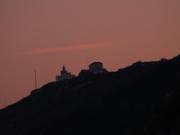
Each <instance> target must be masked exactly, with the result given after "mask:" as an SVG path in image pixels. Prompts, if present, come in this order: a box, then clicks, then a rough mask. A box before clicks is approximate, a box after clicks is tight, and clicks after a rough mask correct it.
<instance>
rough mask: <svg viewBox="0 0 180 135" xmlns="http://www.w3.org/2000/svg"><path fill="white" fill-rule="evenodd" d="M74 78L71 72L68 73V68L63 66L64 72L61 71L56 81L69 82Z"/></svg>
mask: <svg viewBox="0 0 180 135" xmlns="http://www.w3.org/2000/svg"><path fill="white" fill-rule="evenodd" d="M74 77H75V75H73V74H71V72H68V71H67V70H66V67H65V66H63V67H62V70H61V72H60V75H57V76H56V81H64V80H69V79H72V78H74Z"/></svg>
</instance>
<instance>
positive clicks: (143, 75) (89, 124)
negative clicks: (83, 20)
mask: <svg viewBox="0 0 180 135" xmlns="http://www.w3.org/2000/svg"><path fill="white" fill-rule="evenodd" d="M179 110H180V56H177V57H175V58H173V59H171V60H164V59H163V60H160V61H154V62H137V63H135V64H133V65H131V66H129V67H127V68H124V69H120V70H118V71H117V72H112V73H106V74H101V75H90V76H79V77H76V78H73V79H71V80H67V81H63V82H52V83H49V84H47V85H45V86H43V87H42V88H40V89H37V90H34V91H32V93H31V95H29V96H28V97H26V98H24V99H22V100H21V101H19V102H17V103H15V104H13V105H11V106H9V107H7V108H5V109H3V110H1V111H0V132H1V133H0V134H2V135H12V134H14V135H51V134H52V135H67V134H79V135H81V134H82V135H92V134H94V135H96V134H97V135H101V134H102V135H103V134H112V135H113V134H120V135H136V134H138V135H179V134H180V112H179Z"/></svg>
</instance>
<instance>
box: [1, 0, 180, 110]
mask: <svg viewBox="0 0 180 135" xmlns="http://www.w3.org/2000/svg"><path fill="white" fill-rule="evenodd" d="M179 7H180V1H179V0H0V65H1V68H0V69H1V70H0V108H2V107H5V106H7V105H9V104H12V103H14V102H16V101H18V100H19V99H21V98H22V97H25V96H27V95H29V93H30V92H31V91H32V90H33V89H34V70H36V71H37V78H38V87H41V86H42V85H44V84H46V83H48V82H52V81H54V80H55V76H56V74H59V70H60V69H61V67H62V65H66V67H67V69H68V70H69V71H71V72H72V73H74V74H76V75H77V74H78V73H79V71H80V69H86V68H87V66H88V65H89V64H90V63H91V62H93V61H101V62H103V63H104V66H105V67H106V68H107V69H108V70H109V71H116V70H118V69H119V68H123V67H125V66H128V65H129V64H132V63H133V62H136V61H139V60H141V61H150V60H158V59H160V58H162V57H164V58H172V57H174V56H176V55H178V54H180V8H179Z"/></svg>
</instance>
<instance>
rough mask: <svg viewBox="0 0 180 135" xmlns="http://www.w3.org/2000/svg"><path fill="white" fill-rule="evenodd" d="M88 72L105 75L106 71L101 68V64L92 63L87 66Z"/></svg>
mask: <svg viewBox="0 0 180 135" xmlns="http://www.w3.org/2000/svg"><path fill="white" fill-rule="evenodd" d="M89 72H91V73H93V74H102V73H106V72H107V70H106V69H105V68H104V67H103V63H102V62H93V63H91V64H90V65H89Z"/></svg>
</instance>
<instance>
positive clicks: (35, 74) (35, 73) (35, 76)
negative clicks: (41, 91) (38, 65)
mask: <svg viewBox="0 0 180 135" xmlns="http://www.w3.org/2000/svg"><path fill="white" fill-rule="evenodd" d="M34 86H35V89H37V71H36V70H34Z"/></svg>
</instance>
